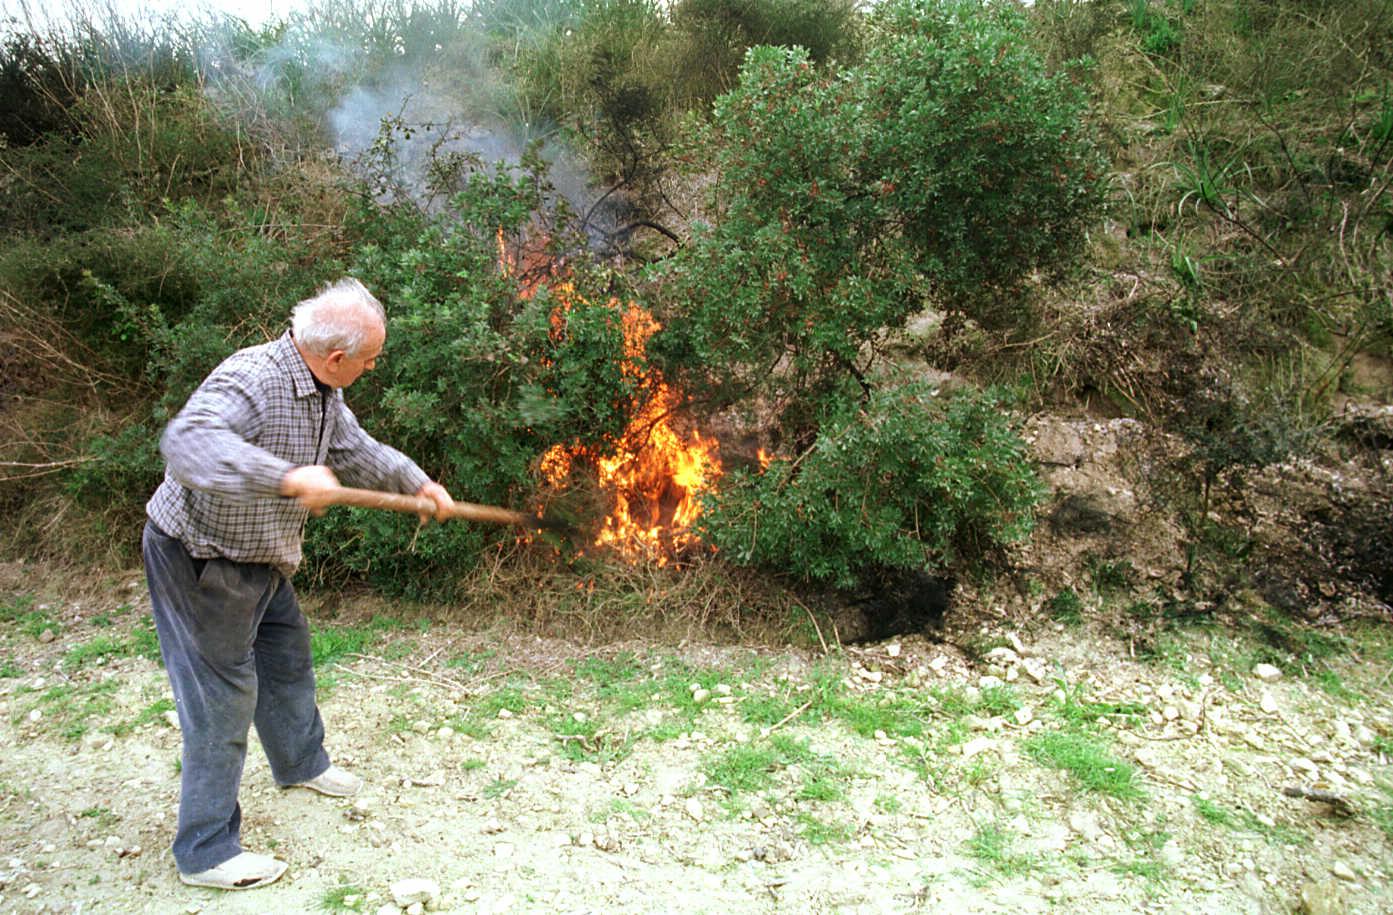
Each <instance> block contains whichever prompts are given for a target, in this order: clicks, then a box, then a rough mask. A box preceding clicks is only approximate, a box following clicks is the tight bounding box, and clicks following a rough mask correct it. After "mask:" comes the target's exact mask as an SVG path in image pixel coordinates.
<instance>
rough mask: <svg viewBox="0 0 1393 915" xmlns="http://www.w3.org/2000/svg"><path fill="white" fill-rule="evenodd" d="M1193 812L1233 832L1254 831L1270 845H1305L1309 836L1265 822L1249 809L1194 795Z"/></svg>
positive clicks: (1290, 828)
mask: <svg viewBox="0 0 1393 915" xmlns="http://www.w3.org/2000/svg"><path fill="white" fill-rule="evenodd" d="M1191 803H1193V805H1194V808H1195V813H1196V814H1198V815H1199V817H1200V818H1201V819H1202V820H1204V821H1205V822H1206V823H1211V824H1213V825H1215V826H1222V827H1224V828H1226V829H1232V830H1234V831H1235V832H1249V833H1256V834H1257V835H1259V836H1261V837H1262V838H1263V839H1265V840H1266V841H1267V842H1268V844H1270V845H1298V846H1300V845H1306V844H1308V843H1310V841H1311V837H1310V836H1309V835H1307V834H1306V833H1304V832H1302V831H1301V830H1299V829H1295V828H1293V827H1290V826H1284V825H1282V824H1280V823H1271V822H1267V821H1265V820H1263V819H1261V818H1259V817H1258V815H1257V814H1255V813H1253V812H1252V811H1251V810H1241V809H1240V810H1233V809H1230V808H1228V807H1225V806H1224V805H1223V804H1220V803H1218V802H1216V801H1211V800H1209V799H1208V798H1203V797H1200V796H1199V795H1196V796H1195V797H1193V798H1192V799H1191Z"/></svg>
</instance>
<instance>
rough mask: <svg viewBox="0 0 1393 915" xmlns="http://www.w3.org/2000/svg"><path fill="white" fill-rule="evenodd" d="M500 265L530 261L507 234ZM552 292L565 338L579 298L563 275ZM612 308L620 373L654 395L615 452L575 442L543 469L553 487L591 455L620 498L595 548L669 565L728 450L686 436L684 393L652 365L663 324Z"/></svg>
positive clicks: (553, 451)
mask: <svg viewBox="0 0 1393 915" xmlns="http://www.w3.org/2000/svg"><path fill="white" fill-rule="evenodd" d="M499 261H500V266H501V267H502V269H503V270H504V271H505V272H507V273H510V274H511V273H512V271H513V270H514V269H516V267H517V264H518V263H519V262H523V261H525V257H523V256H517V257H514V258H509V257H508V256H507V248H506V246H505V245H504V242H503V236H502V233H501V232H500V234H499ZM551 290H552V293H553V294H554V295H555V296H556V298H557V300H558V301H559V302H560V304H559V305H558V307H557V310H556V311H555V312H553V313H552V316H551V326H552V333H554V334H557V335H560V334H562V333H564V332H565V311H566V310H567V309H568V307H569V305H568V303H569V302H570V301H572V297H573V296H575V295H576V293H575V291H574V287H573V286H572V285H571V284H570V283H568V282H566V281H565V279H564V278H562V277H557V276H553V278H552V284H551ZM534 291H535V289H534V288H526V287H524V288H523V290H522V294H523V295H524V296H530V295H531V294H532V293H533V292H534ZM609 304H610V305H611V306H612V307H613V308H615V309H616V310H619V311H620V316H619V317H620V325H621V329H622V332H623V335H624V357H623V363H622V364H621V365H620V371H621V372H622V373H623V375H624V376H625V377H627V378H631V379H634V380H635V381H636V382H637V387H638V388H639V389H640V390H642V391H645V392H647V398H646V400H644V402H643V404H642V406H641V407H640V408H639V410H638V411H637V412H636V413H635V415H634V416H633V417H632V418H631V419H630V421H629V425H628V427H627V428H626V429H625V430H624V432H623V433H622V434H621V435H620V436H619V438H618V440H617V441H616V442H615V443H614V444H613V445H612V446H611V447H610V448H609V449H607V450H606V452H607V453H599V452H598V451H595V450H593V449H587V448H584V447H582V446H580V445H574V444H572V445H566V444H560V445H554V446H552V447H551V448H550V449H549V450H548V451H547V452H546V454H544V455H543V456H542V459H541V462H540V464H539V471H540V472H541V474H542V477H543V478H544V479H545V480H546V481H547V482H549V483H550V484H551V485H553V486H561V485H563V484H564V482H565V481H566V478H567V477H568V476H569V475H570V472H571V468H572V467H573V466H574V464H575V461H576V460H577V459H578V458H588V459H589V460H590V461H591V462H592V463H593V464H594V466H595V468H596V471H597V474H598V482H599V486H600V489H601V490H602V491H603V492H605V493H607V494H608V495H609V497H610V499H611V500H612V507H611V509H610V512H609V514H608V515H607V516H606V518H605V519H604V523H603V525H602V526H601V529H600V532H599V534H598V535H597V536H596V538H595V541H594V545H595V546H604V547H609V548H610V549H612V550H614V551H615V552H617V553H618V554H619V555H620V556H622V557H623V558H624V559H626V560H629V561H636V560H640V559H648V560H651V561H653V562H654V563H656V564H657V565H666V564H668V563H669V562H670V561H672V559H673V558H674V557H675V556H676V555H678V554H679V553H681V552H682V551H684V550H687V549H690V548H691V547H693V546H694V545H696V544H697V542H698V540H697V537H696V535H695V534H694V533H693V532H692V524H693V522H695V521H696V519H697V518H698V517H699V516H700V515H701V501H700V496H701V494H702V493H703V492H707V491H709V490H710V489H711V488H712V487H713V486H714V485H715V483H716V481H717V480H719V479H720V477H721V474H722V468H721V459H720V445H719V443H718V442H717V441H716V440H715V439H713V438H708V437H704V436H702V435H701V433H699V432H696V431H692V432H691V433H690V434H688V435H685V436H684V435H682V434H681V433H680V432H678V430H677V428H676V427H675V426H674V415H675V413H676V411H677V410H678V408H679V407H680V406H681V404H682V396H681V394H680V393H679V392H677V391H675V390H674V389H673V388H672V387H671V386H669V385H668V384H667V382H666V381H664V380H663V379H662V377H661V376H660V375H659V373H658V372H657V371H656V370H653V369H649V368H646V367H645V366H644V357H645V354H646V351H647V346H648V341H649V339H650V338H651V337H652V336H653V335H654V334H655V333H657V332H658V331H659V330H660V329H661V328H662V325H661V324H660V323H659V322H658V321H657V319H655V318H654V317H653V315H652V314H651V313H650V312H648V311H647V310H646V309H644V308H642V307H640V306H639V305H637V304H634V303H629V305H628V306H627V307H625V306H624V305H622V303H620V302H619V300H618V299H611V300H610V303H609Z"/></svg>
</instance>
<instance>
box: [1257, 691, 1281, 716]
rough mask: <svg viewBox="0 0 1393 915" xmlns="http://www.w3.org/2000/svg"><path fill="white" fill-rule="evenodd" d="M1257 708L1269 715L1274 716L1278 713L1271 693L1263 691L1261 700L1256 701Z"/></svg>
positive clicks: (1275, 701)
mask: <svg viewBox="0 0 1393 915" xmlns="http://www.w3.org/2000/svg"><path fill="white" fill-rule="evenodd" d="M1258 708H1260V709H1262V710H1263V711H1264V712H1266V713H1267V714H1269V715H1275V714H1277V711H1278V706H1277V700H1276V699H1273V698H1272V694H1271V693H1269V692H1267V691H1266V690H1264V691H1263V694H1262V698H1261V699H1260V700H1258Z"/></svg>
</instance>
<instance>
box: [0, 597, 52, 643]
mask: <svg viewBox="0 0 1393 915" xmlns="http://www.w3.org/2000/svg"><path fill="white" fill-rule="evenodd" d="M0 622H6V623H16V624H17V626H16V628H17V629H18V630H19V631H20V632H22V633H24V634H25V635H27V636H29V637H30V638H35V639H37V638H40V637H41V636H43V634H44V633H45V632H51V633H53V634H54V635H55V636H57V635H59V634H60V633H61V632H62V631H63V627H62V625H60V624H59V622H58V621H57V620H55V619H54V618H53V615H52V614H51V613H49V612H48V608H47V607H35V606H34V598H33V596H31V595H28V594H20V595H16V596H14V597H12V598H10V599H9V600H8V601H6V602H4V603H3V604H0Z"/></svg>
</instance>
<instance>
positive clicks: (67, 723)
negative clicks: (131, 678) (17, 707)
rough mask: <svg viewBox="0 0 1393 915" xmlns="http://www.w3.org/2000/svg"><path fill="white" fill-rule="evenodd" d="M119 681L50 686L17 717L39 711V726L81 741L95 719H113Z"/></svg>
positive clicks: (64, 736)
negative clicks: (115, 695)
mask: <svg viewBox="0 0 1393 915" xmlns="http://www.w3.org/2000/svg"><path fill="white" fill-rule="evenodd" d="M116 689H117V683H116V681H115V680H103V681H100V682H96V683H88V684H83V685H81V686H79V685H76V684H71V683H63V684H59V685H58V686H53V687H50V688H49V689H47V690H45V691H44V692H42V693H40V694H39V695H38V698H37V699H36V700H35V701H34V702H32V703H29V704H28V705H27V707H25V708H23V709H22V710H21V711H20V712H19V715H18V716H17V717H24V716H27V715H28V713H29V712H31V711H33V710H35V709H37V710H38V711H39V713H40V715H41V716H42V717H41V718H40V719H39V724H40V725H41V726H43V727H45V728H47V729H49V730H52V731H54V732H56V733H57V734H58V735H59V736H61V737H63V738H65V739H67V740H79V739H81V738H82V735H83V734H86V733H87V732H88V731H89V730H90V729H91V727H92V720H93V719H96V718H105V717H107V716H109V715H110V714H111V712H112V710H113V709H114V707H115V699H114V698H113V695H112V694H113V693H115V692H116Z"/></svg>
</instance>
